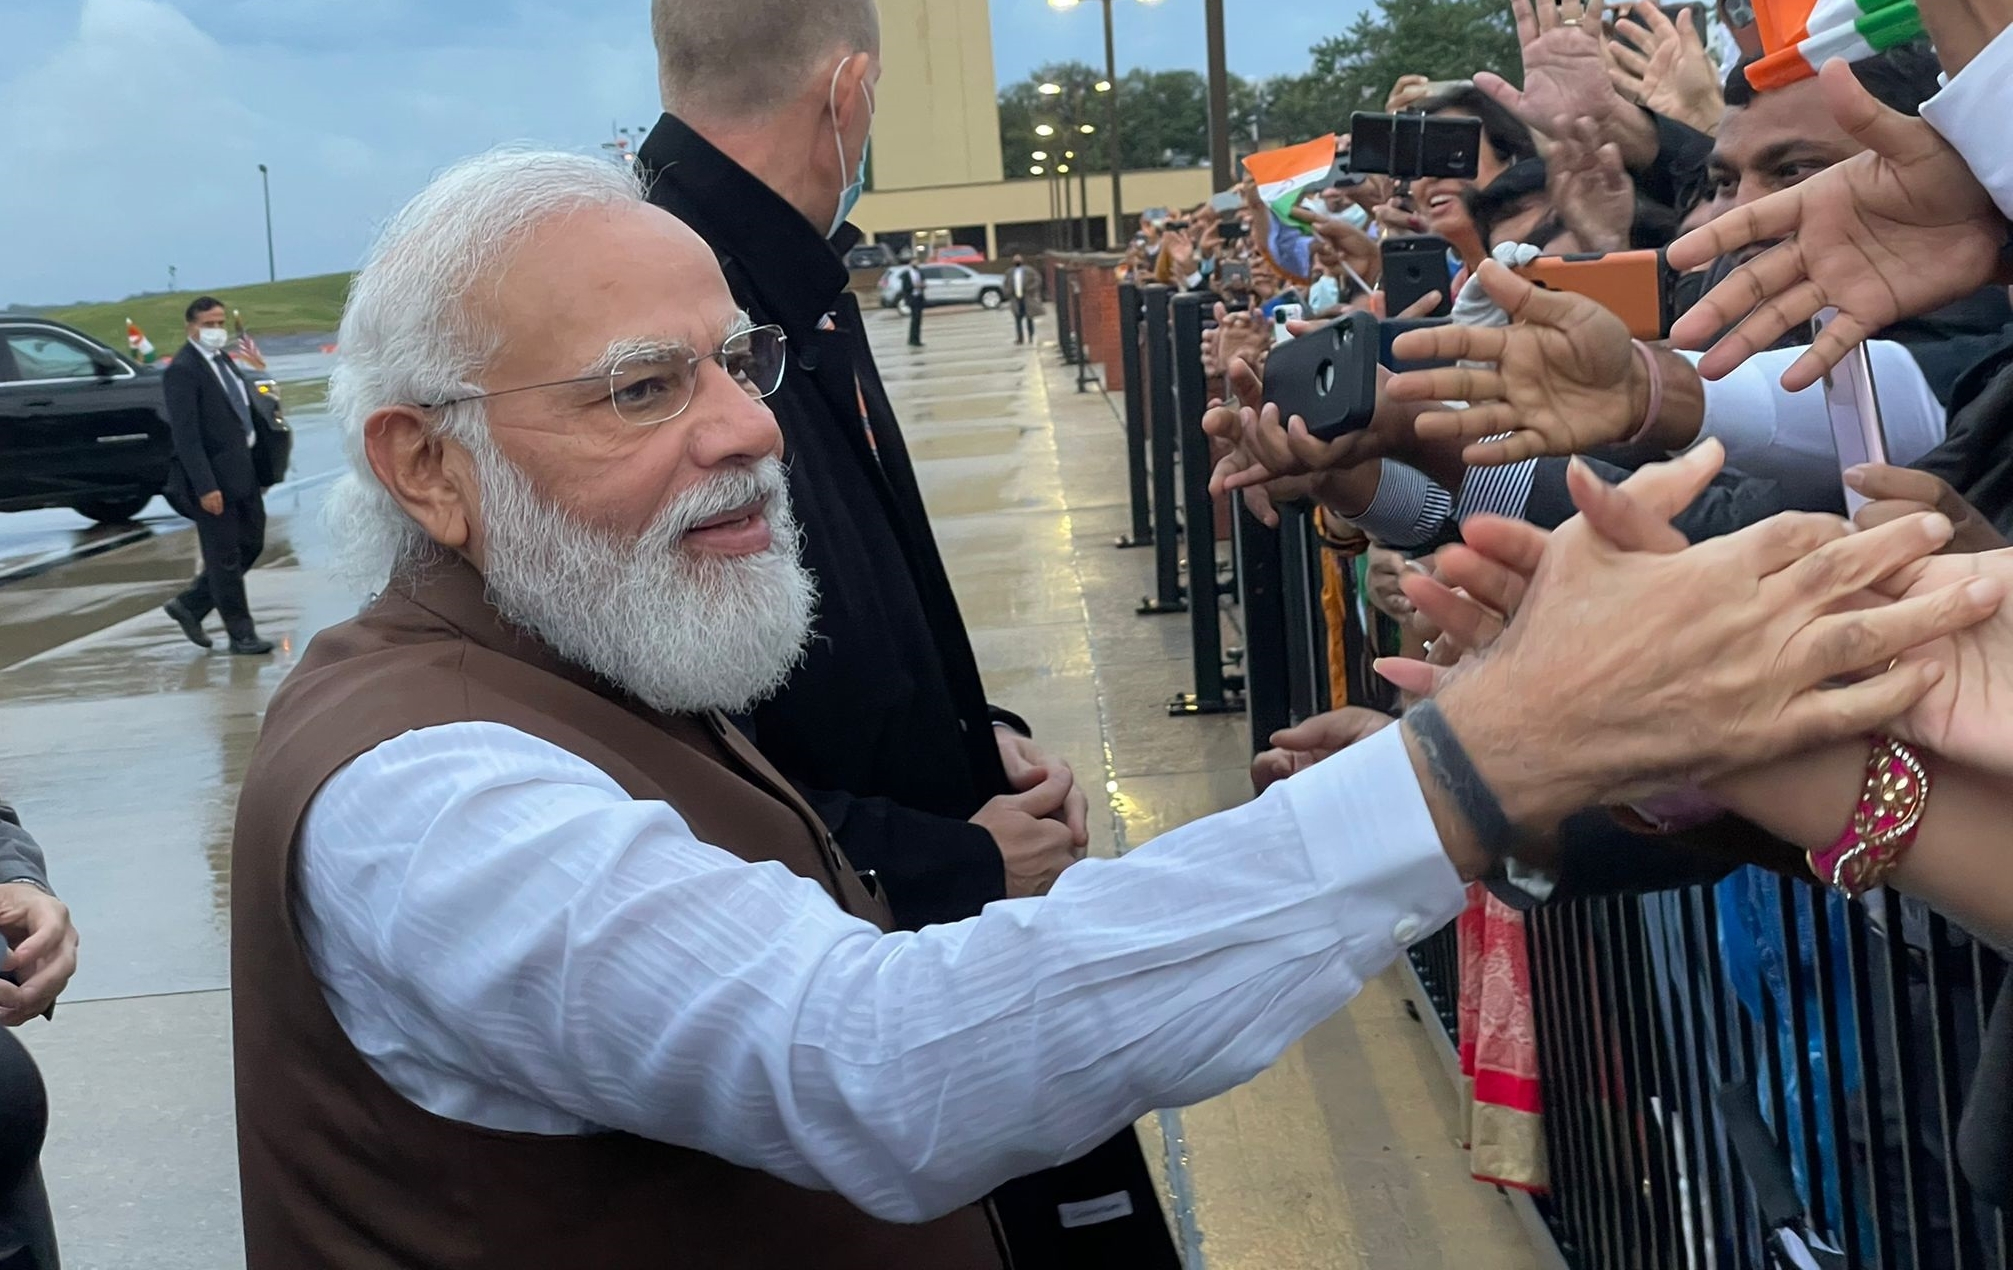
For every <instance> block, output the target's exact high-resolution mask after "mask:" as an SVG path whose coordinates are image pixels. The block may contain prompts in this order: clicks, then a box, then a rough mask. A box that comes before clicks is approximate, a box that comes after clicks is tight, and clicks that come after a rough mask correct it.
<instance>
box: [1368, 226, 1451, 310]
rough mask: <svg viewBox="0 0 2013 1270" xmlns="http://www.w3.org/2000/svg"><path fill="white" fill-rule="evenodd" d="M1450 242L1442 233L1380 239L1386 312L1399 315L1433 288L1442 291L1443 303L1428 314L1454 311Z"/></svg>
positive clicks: (1441, 298) (1379, 246)
mask: <svg viewBox="0 0 2013 1270" xmlns="http://www.w3.org/2000/svg"><path fill="white" fill-rule="evenodd" d="M1450 246H1451V244H1449V243H1448V242H1447V240H1446V239H1444V238H1442V237H1440V236H1439V235H1438V234H1419V235H1416V236H1414V237H1411V238H1386V239H1383V240H1382V241H1381V242H1379V243H1378V245H1377V251H1378V254H1379V255H1381V256H1382V257H1383V261H1384V314H1385V316H1387V317H1397V316H1398V315H1399V314H1401V313H1403V312H1404V311H1405V310H1407V309H1409V308H1411V307H1412V306H1413V305H1414V304H1417V303H1418V302H1419V301H1420V300H1421V299H1422V298H1424V296H1425V295H1426V293H1427V292H1429V291H1438V292H1439V293H1440V303H1439V304H1438V305H1437V306H1435V308H1434V309H1433V311H1432V312H1431V313H1430V314H1427V316H1428V317H1445V316H1446V315H1447V314H1449V313H1452V312H1453V311H1454V301H1453V299H1452V297H1451V295H1450V293H1451V292H1452V291H1453V289H1454V277H1453V271H1452V270H1451V269H1449V268H1448V266H1447V251H1448V249H1449V247H1450Z"/></svg>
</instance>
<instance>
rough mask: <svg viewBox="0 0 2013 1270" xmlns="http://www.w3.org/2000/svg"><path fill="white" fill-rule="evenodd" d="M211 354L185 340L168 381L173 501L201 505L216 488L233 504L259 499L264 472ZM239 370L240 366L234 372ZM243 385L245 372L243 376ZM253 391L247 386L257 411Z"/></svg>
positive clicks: (171, 365)
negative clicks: (212, 365)
mask: <svg viewBox="0 0 2013 1270" xmlns="http://www.w3.org/2000/svg"><path fill="white" fill-rule="evenodd" d="M208 356H209V354H207V353H205V352H203V350H202V349H200V348H197V347H196V346H195V345H194V344H187V343H185V344H183V345H182V348H181V351H180V352H178V353H176V354H175V359H174V360H173V361H172V362H170V363H169V364H168V369H167V373H166V374H165V375H164V376H163V380H162V382H163V385H164V386H165V388H166V390H167V397H168V431H169V433H170V434H171V435H172V437H173V438H174V443H175V454H174V459H173V461H172V462H170V463H169V465H168V494H169V495H170V498H171V500H173V499H180V500H184V501H186V502H188V503H190V504H193V503H195V502H196V501H197V500H198V499H200V498H201V497H202V496H203V495H205V494H207V493H209V492H210V491H211V490H221V491H222V492H223V495H224V499H225V501H227V502H231V501H242V500H244V499H247V498H252V497H255V496H256V495H257V494H258V492H259V478H258V473H257V472H256V470H255V469H254V468H253V465H252V449H251V447H250V446H248V445H246V444H245V423H244V420H243V419H242V418H240V417H239V415H238V412H237V409H236V407H234V406H233V405H232V404H231V401H230V399H229V398H228V397H226V396H225V395H224V393H225V389H224V385H223V384H222V383H221V382H219V381H218V379H217V374H216V372H215V371H214V370H212V369H211V368H210V367H209V366H206V365H204V364H203V363H204V361H205V360H206V359H207V358H208ZM231 373H232V374H234V375H235V374H237V371H236V370H235V368H234V369H233V370H232V371H231ZM239 382H240V383H243V382H244V378H243V376H239ZM251 399H252V398H251V389H250V387H249V386H248V387H247V388H246V389H245V403H246V409H247V410H248V411H250V410H251V408H252V407H251Z"/></svg>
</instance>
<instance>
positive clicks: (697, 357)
mask: <svg viewBox="0 0 2013 1270" xmlns="http://www.w3.org/2000/svg"><path fill="white" fill-rule="evenodd" d="M784 343H785V338H784V335H783V328H782V327H780V326H757V327H751V328H749V329H748V330H745V331H736V332H735V333H734V334H732V335H729V336H728V337H727V339H726V341H725V342H724V343H722V344H721V345H720V347H718V348H716V349H714V350H713V351H712V352H710V353H695V352H692V351H690V350H689V349H684V348H680V347H678V346H676V345H659V346H654V347H651V348H647V349H639V350H638V351H636V352H633V353H627V354H624V355H623V356H622V357H621V358H620V359H619V360H618V361H616V363H615V365H614V367H613V368H612V369H610V370H609V371H608V373H607V374H605V375H583V376H580V377H579V378H577V379H555V380H553V381H552V382H550V383H545V384H526V385H525V386H524V387H522V388H505V389H503V390H501V391H499V392H484V393H474V394H472V395H470V396H467V397H450V398H448V399H447V400H445V401H435V402H430V403H427V404H425V405H423V406H422V407H421V409H425V410H440V409H444V408H446V407H448V406H458V405H461V404H463V403H465V402H470V401H487V400H489V399H490V398H491V397H508V396H510V395H512V394H513V393H520V392H532V391H534V390H536V389H540V388H566V387H572V386H576V385H582V384H605V385H606V386H607V389H608V395H607V397H606V398H605V399H604V398H596V399H595V400H594V401H591V402H587V403H583V404H589V405H595V404H599V402H600V401H601V400H606V402H607V403H608V404H609V405H610V406H611V407H613V408H614V410H615V415H616V417H617V418H619V419H621V420H622V422H624V423H626V424H629V425H631V426H633V427H638V428H647V427H650V426H652V425H654V424H659V423H669V422H670V421H671V420H673V419H676V418H677V417H678V416H679V415H682V414H684V413H685V411H686V408H687V407H689V406H690V405H691V404H692V396H693V394H694V393H695V392H697V391H698V387H699V367H700V365H701V364H702V363H705V362H718V363H719V364H720V368H721V369H722V370H724V371H726V372H727V373H728V374H729V375H731V376H733V377H734V382H735V383H737V384H739V385H740V386H741V390H742V391H743V392H745V393H747V394H748V395H749V396H750V397H752V398H755V399H756V400H758V401H759V400H761V399H762V398H764V397H767V396H769V395H770V394H771V393H773V392H775V391H776V389H778V388H780V387H782V385H783V370H784V367H785V366H786V365H787V364H788V358H787V356H786V354H785V352H784V347H783V346H784Z"/></svg>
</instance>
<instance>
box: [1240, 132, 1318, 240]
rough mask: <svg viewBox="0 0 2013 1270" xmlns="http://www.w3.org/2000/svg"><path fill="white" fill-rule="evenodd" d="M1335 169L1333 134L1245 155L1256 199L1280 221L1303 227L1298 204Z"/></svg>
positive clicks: (1246, 167) (1246, 169) (1245, 167)
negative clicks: (1253, 183)
mask: <svg viewBox="0 0 2013 1270" xmlns="http://www.w3.org/2000/svg"><path fill="white" fill-rule="evenodd" d="M1334 169H1335V134H1334V133H1332V132H1331V133H1329V134H1328V135H1327V136H1325V137H1316V138H1315V139H1314V140H1312V141H1308V142H1303V143H1302V144H1300V145H1297V146H1287V147H1285V148H1284V149H1280V150H1261V151H1259V152H1258V153H1257V154H1253V155H1247V156H1245V159H1244V170H1245V171H1246V172H1247V173H1249V174H1250V176H1251V179H1252V180H1253V181H1255V182H1257V183H1258V197H1260V198H1262V199H1264V200H1265V205H1266V206H1267V207H1270V208H1271V209H1272V214H1273V215H1274V216H1276V217H1278V218H1279V219H1281V220H1290V221H1292V222H1293V223H1294V224H1296V225H1300V226H1302V227H1305V226H1306V224H1307V222H1306V221H1304V220H1302V219H1301V218H1300V215H1299V207H1300V200H1301V199H1302V198H1304V197H1305V196H1306V195H1307V193H1308V189H1309V187H1311V186H1314V185H1317V184H1319V183H1320V182H1322V181H1324V180H1326V179H1327V177H1328V174H1329V173H1330V172H1332V171H1334Z"/></svg>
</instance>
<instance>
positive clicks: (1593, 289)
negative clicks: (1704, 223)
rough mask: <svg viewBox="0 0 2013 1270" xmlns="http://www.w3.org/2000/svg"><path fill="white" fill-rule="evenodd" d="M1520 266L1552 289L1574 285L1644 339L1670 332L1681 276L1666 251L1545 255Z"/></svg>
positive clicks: (1569, 288)
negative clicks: (1673, 269)
mask: <svg viewBox="0 0 2013 1270" xmlns="http://www.w3.org/2000/svg"><path fill="white" fill-rule="evenodd" d="M1517 272H1518V273H1520V274H1522V275H1523V276H1524V277H1526V278H1528V279H1530V280H1531V281H1532V282H1533V283H1535V284H1536V285H1538V286H1541V287H1543V288H1545V289H1546V290H1547V291H1570V292H1572V293H1573V294H1575V295H1583V296H1585V297H1587V298H1588V299H1589V300H1593V301H1595V302H1597V303H1598V304H1600V306H1601V307H1602V308H1604V309H1606V310H1607V311H1608V312H1610V313H1612V314H1614V315H1615V316H1616V317H1619V318H1620V319H1621V320H1622V321H1624V322H1626V323H1627V324H1628V328H1629V334H1630V335H1633V336H1634V337H1635V338H1637V339H1639V340H1660V339H1663V338H1664V337H1665V336H1666V335H1668V334H1670V323H1671V313H1672V307H1671V306H1672V296H1673V293H1674V291H1675V285H1674V283H1675V280H1674V279H1673V278H1672V277H1671V271H1670V266H1669V265H1667V264H1665V263H1664V254H1663V252H1661V251H1648V250H1645V251H1611V252H1586V253H1580V254H1575V255H1570V256H1540V257H1538V258H1537V259H1536V260H1533V261H1532V262H1531V263H1530V264H1527V265H1524V266H1522V267H1520V268H1519V269H1518V270H1517Z"/></svg>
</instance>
